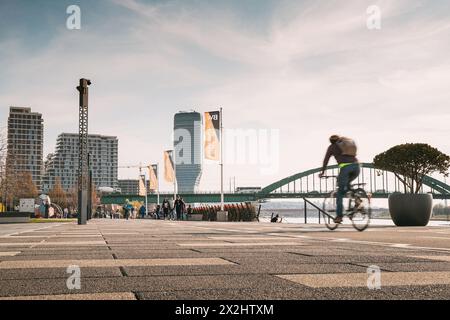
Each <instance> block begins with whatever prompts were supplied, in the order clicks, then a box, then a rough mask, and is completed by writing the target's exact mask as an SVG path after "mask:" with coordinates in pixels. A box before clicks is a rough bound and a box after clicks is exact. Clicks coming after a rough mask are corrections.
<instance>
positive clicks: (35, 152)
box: [6, 107, 44, 191]
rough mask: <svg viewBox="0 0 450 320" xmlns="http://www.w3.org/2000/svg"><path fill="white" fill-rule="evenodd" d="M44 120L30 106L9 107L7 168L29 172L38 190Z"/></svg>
mask: <svg viewBox="0 0 450 320" xmlns="http://www.w3.org/2000/svg"><path fill="white" fill-rule="evenodd" d="M43 144H44V121H43V119H42V114H40V113H36V112H31V108H22V107H10V109H9V117H8V142H7V147H8V148H7V149H8V150H7V156H6V163H7V168H8V170H10V172H11V173H12V174H17V173H23V172H30V173H31V175H32V178H33V182H34V184H35V185H36V187H37V188H38V190H39V191H40V190H41V189H42V174H43V170H44V168H43Z"/></svg>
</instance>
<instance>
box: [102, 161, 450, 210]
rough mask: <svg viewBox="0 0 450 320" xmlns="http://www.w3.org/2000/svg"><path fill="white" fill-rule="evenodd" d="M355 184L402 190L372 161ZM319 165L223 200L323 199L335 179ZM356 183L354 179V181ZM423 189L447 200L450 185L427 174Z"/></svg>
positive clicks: (382, 194)
mask: <svg viewBox="0 0 450 320" xmlns="http://www.w3.org/2000/svg"><path fill="white" fill-rule="evenodd" d="M361 167H362V170H361V174H360V176H359V177H358V179H357V182H358V183H365V184H366V186H365V189H366V191H367V192H370V193H372V196H373V197H374V198H388V197H389V195H390V194H392V193H394V192H402V191H403V185H402V184H401V182H400V180H399V179H398V178H397V177H396V176H395V175H394V173H392V172H389V171H381V170H378V169H375V168H374V166H373V164H371V163H362V164H361ZM338 170H339V167H338V166H337V165H334V166H329V167H327V172H326V174H327V175H337V174H338ZM321 171H322V168H315V169H311V170H307V171H304V172H301V173H297V174H295V175H292V176H289V177H287V178H284V179H281V180H279V181H277V182H274V183H272V184H270V185H268V186H267V187H265V188H263V189H262V190H261V191H259V192H256V193H225V195H224V199H225V202H228V203H237V202H247V201H258V200H264V199H292V198H324V197H326V196H327V195H328V194H329V193H330V192H331V191H333V190H335V188H336V181H335V179H330V180H328V179H320V178H319V173H320V172H321ZM355 182H356V181H355ZM422 192H426V193H432V194H433V197H434V199H450V186H449V185H447V184H446V183H444V182H441V181H439V180H436V179H434V178H432V177H429V176H426V177H425V179H424V186H423V188H422ZM180 195H181V196H182V197H183V199H184V200H185V201H186V202H187V203H218V202H220V193H218V192H211V193H191V194H187V193H186V194H185V193H181V194H180ZM172 197H173V193H161V194H160V200H161V201H162V200H163V199H164V198H167V199H170V198H172ZM126 199H128V200H130V201H144V197H143V196H138V195H123V194H110V195H104V196H102V198H101V202H102V204H122V203H125V200H126ZM147 199H148V202H149V203H156V202H157V195H156V194H153V193H152V194H149V195H148V197H147Z"/></svg>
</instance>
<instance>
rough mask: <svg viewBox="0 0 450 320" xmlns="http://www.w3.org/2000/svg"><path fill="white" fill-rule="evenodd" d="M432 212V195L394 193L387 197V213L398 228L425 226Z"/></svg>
mask: <svg viewBox="0 0 450 320" xmlns="http://www.w3.org/2000/svg"><path fill="white" fill-rule="evenodd" d="M432 210H433V195H431V194H403V193H394V194H391V195H390V196H389V212H390V214H391V218H392V221H394V223H395V225H396V226H399V227H408V226H410V227H418V226H426V225H427V224H428V222H429V221H430V217H431V212H432Z"/></svg>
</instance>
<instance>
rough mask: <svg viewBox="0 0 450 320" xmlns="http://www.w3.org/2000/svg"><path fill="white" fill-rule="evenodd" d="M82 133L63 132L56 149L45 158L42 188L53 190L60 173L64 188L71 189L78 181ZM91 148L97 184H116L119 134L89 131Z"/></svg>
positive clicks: (114, 185)
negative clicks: (115, 135) (113, 135)
mask: <svg viewBox="0 0 450 320" xmlns="http://www.w3.org/2000/svg"><path fill="white" fill-rule="evenodd" d="M78 141H79V137H78V134H76V133H62V134H60V135H59V136H58V139H57V142H56V152H55V153H54V154H53V155H49V157H47V160H46V164H45V167H46V172H45V175H44V179H43V191H44V192H48V191H49V190H51V189H52V188H53V186H54V184H55V182H56V179H57V178H58V177H59V178H60V179H61V184H62V188H63V189H64V190H66V191H69V190H71V189H73V188H76V187H77V185H78V155H79V144H78ZM88 152H89V155H90V169H91V170H92V181H93V184H94V185H95V187H96V188H99V187H111V188H117V187H118V182H117V165H118V163H117V161H118V139H117V137H111V136H102V135H98V134H90V135H89V136H88Z"/></svg>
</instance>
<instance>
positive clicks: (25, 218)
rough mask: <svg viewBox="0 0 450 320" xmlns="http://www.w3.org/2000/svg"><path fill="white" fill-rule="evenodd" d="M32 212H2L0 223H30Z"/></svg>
mask: <svg viewBox="0 0 450 320" xmlns="http://www.w3.org/2000/svg"><path fill="white" fill-rule="evenodd" d="M31 215H32V213H23V212H2V213H0V224H4V223H28V222H30V216H31Z"/></svg>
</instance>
